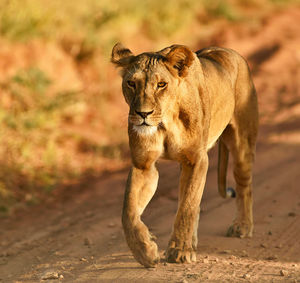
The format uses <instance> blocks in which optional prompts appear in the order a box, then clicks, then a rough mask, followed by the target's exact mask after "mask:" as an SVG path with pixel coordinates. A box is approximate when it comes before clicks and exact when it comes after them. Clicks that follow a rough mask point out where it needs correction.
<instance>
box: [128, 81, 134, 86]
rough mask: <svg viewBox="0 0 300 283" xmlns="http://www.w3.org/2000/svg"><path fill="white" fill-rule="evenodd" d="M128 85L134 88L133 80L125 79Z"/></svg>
mask: <svg viewBox="0 0 300 283" xmlns="http://www.w3.org/2000/svg"><path fill="white" fill-rule="evenodd" d="M127 84H128V86H130V87H132V88H135V82H134V81H127Z"/></svg>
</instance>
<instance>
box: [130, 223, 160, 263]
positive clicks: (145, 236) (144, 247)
mask: <svg viewBox="0 0 300 283" xmlns="http://www.w3.org/2000/svg"><path fill="white" fill-rule="evenodd" d="M131 232H132V233H130V234H128V236H127V237H126V239H127V243H128V245H129V247H130V249H131V251H132V253H133V256H134V258H135V259H136V260H137V261H138V262H139V263H140V264H142V265H144V266H145V267H155V266H156V265H157V264H158V263H159V260H160V257H159V254H158V248H157V245H156V243H155V242H154V236H153V235H152V234H150V233H149V232H148V229H147V228H146V226H145V225H144V224H143V223H140V225H139V226H137V227H135V228H134V229H132V231H131Z"/></svg>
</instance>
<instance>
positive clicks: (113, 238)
mask: <svg viewBox="0 0 300 283" xmlns="http://www.w3.org/2000/svg"><path fill="white" fill-rule="evenodd" d="M110 238H111V239H112V240H115V239H117V238H118V237H117V235H111V237H110Z"/></svg>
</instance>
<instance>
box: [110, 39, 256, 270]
mask: <svg viewBox="0 0 300 283" xmlns="http://www.w3.org/2000/svg"><path fill="white" fill-rule="evenodd" d="M112 62H113V63H114V64H116V65H117V66H119V67H121V68H122V78H123V82H122V89H123V94H124V97H125V100H126V102H127V103H128V105H129V107H130V110H129V117H128V134H129V144H130V150H131V156H132V169H131V171H130V173H129V176H128V180H127V185H126V192H125V199H124V207H123V216H122V223H123V227H124V231H125V236H126V240H127V243H128V245H129V247H130V249H131V250H132V252H133V255H134V257H135V258H136V259H137V260H138V261H139V262H140V263H141V264H143V265H144V266H146V267H152V266H155V265H156V264H157V263H158V261H159V255H158V251H157V245H156V243H155V241H154V236H153V235H152V234H150V233H149V231H148V229H147V227H146V226H145V224H144V223H143V222H142V221H141V215H142V213H143V211H144V209H145V207H146V206H147V204H148V203H149V201H150V199H151V198H152V196H153V194H154V193H155V190H156V187H157V182H158V172H157V169H156V167H155V163H156V161H157V160H158V159H159V158H167V159H171V160H176V161H178V162H180V164H181V177H180V192H179V206H178V211H177V214H176V219H175V223H174V228H173V232H172V235H171V239H170V241H169V244H168V248H167V251H166V259H167V261H168V262H183V263H185V262H187V263H189V262H192V261H195V260H196V249H197V228H198V220H199V211H200V201H201V198H202V193H203V188H204V184H205V179H206V173H207V168H208V157H207V152H208V150H209V149H210V148H211V147H212V146H213V145H214V144H215V143H216V141H217V140H219V172H218V185H219V192H220V194H221V195H222V196H223V197H226V169H227V160H228V151H230V152H231V154H232V157H233V165H234V177H235V180H236V197H237V199H236V201H237V216H236V218H235V220H234V222H233V225H232V226H231V227H230V228H229V230H228V235H232V236H239V237H251V236H252V231H253V218H252V188H251V186H252V163H253V159H254V155H255V142H256V136H257V127H258V108H257V98H256V93H255V88H254V85H253V83H252V79H251V76H250V72H249V68H248V66H247V63H246V62H245V60H244V59H243V58H242V57H241V56H240V55H238V54H237V53H236V52H234V51H233V50H230V49H223V48H217V47H212V48H205V49H202V50H200V51H197V52H196V53H193V52H192V51H191V50H190V49H189V48H187V47H185V46H181V45H173V46H170V47H167V48H165V49H163V50H161V51H159V52H153V53H142V54H140V55H137V56H134V55H133V54H132V52H131V51H130V50H129V49H128V48H125V47H124V46H122V45H121V44H116V45H115V46H114V48H113V50H112Z"/></svg>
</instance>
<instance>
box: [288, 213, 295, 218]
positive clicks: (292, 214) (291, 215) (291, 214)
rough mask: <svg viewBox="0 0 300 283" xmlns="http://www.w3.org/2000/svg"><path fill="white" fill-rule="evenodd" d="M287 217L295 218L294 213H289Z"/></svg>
mask: <svg viewBox="0 0 300 283" xmlns="http://www.w3.org/2000/svg"><path fill="white" fill-rule="evenodd" d="M288 216H290V217H295V216H296V213H295V212H289V214H288Z"/></svg>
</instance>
